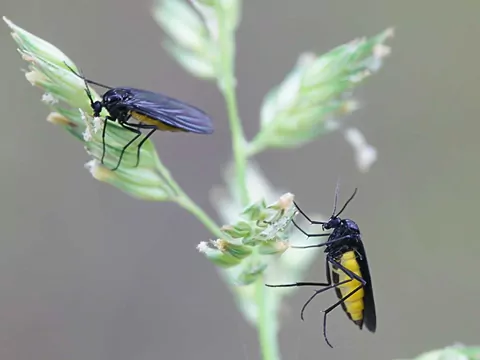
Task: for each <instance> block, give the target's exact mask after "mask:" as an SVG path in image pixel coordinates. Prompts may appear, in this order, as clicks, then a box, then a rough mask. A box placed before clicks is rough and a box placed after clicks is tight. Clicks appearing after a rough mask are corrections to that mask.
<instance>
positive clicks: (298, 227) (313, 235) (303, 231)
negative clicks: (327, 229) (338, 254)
mask: <svg viewBox="0 0 480 360" xmlns="http://www.w3.org/2000/svg"><path fill="white" fill-rule="evenodd" d="M292 222H293V225H295V227H296V228H297V229H298V230H300V231H301V232H302V233H303V234H304V235H306V236H307V237H319V236H330V234H309V233H307V232H306V231H305V230H303V229H302V228H301V227H300V226H298V224H297V223H296V222H295V220H292Z"/></svg>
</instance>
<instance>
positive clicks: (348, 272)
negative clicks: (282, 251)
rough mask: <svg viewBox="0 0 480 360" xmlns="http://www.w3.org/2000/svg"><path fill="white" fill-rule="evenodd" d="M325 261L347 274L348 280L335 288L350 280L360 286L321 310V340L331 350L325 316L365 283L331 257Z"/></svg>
mask: <svg viewBox="0 0 480 360" xmlns="http://www.w3.org/2000/svg"><path fill="white" fill-rule="evenodd" d="M327 261H328V262H331V263H332V264H333V265H335V266H336V267H337V268H338V269H339V270H342V271H343V272H344V273H345V274H347V275H348V276H349V277H350V279H347V280H345V281H341V282H339V283H338V284H336V287H338V286H339V285H342V284H344V283H346V282H349V281H352V280H354V279H355V280H357V281H359V282H360V283H361V284H360V285H359V286H358V287H357V288H355V290H353V291H352V292H350V293H348V294H347V295H345V296H344V297H343V298H341V299H340V300H339V301H337V302H336V303H335V304H333V305H332V306H330V307H329V308H328V309H326V310H323V313H324V315H323V338H324V339H325V342H326V343H327V345H328V346H330V347H331V348H333V346H332V344H330V342H329V341H328V338H327V315H328V314H329V313H330V312H331V311H332V310H334V309H335V308H336V307H338V306H339V305H340V304H342V303H343V302H345V300H347V299H348V298H349V297H350V296H352V295H353V294H355V293H356V292H357V291H358V290H360V289H361V288H363V287H364V286H365V285H366V284H367V282H366V281H365V280H364V279H363V278H361V277H360V276H358V275H357V274H355V273H353V272H352V271H350V270H348V269H347V268H346V267H345V266H343V265H342V264H340V263H339V262H338V261H335V260H334V259H333V258H331V257H327Z"/></svg>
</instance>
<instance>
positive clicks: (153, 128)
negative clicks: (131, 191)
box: [135, 126, 157, 167]
mask: <svg viewBox="0 0 480 360" xmlns="http://www.w3.org/2000/svg"><path fill="white" fill-rule="evenodd" d="M145 129H147V128H146V127H145ZM151 129H152V130H150V132H149V133H148V134H147V135H145V137H144V138H143V139H142V141H140V143H139V144H138V147H137V164H136V165H135V167H137V166H138V165H139V164H140V149H141V148H142V145H143V144H144V143H145V141H147V139H148V138H149V137H150V136H151V135H152V134H153V133H154V132H155V131H156V130H157V127H156V126H152V127H151Z"/></svg>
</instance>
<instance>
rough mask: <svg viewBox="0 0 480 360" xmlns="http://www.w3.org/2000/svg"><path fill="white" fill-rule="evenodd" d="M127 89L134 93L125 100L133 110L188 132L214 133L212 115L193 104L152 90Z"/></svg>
mask: <svg viewBox="0 0 480 360" xmlns="http://www.w3.org/2000/svg"><path fill="white" fill-rule="evenodd" d="M125 90H128V91H129V92H130V93H131V94H132V97H131V98H130V99H129V100H126V101H125V102H124V104H125V105H126V106H127V107H128V108H129V109H131V110H134V111H137V112H138V113H140V114H143V115H146V116H148V117H150V118H153V119H156V120H158V121H161V122H163V123H165V124H167V125H170V126H173V127H177V128H180V129H183V130H186V131H188V132H192V133H197V134H211V133H213V125H212V120H211V119H210V117H209V116H208V115H207V114H206V113H205V112H203V111H202V110H200V109H198V108H196V107H194V106H192V105H189V104H186V103H184V102H182V101H180V100H176V99H173V98H170V97H168V96H165V95H162V94H157V93H154V92H151V91H146V90H140V89H132V88H129V89H125Z"/></svg>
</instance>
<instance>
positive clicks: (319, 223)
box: [293, 201, 325, 225]
mask: <svg viewBox="0 0 480 360" xmlns="http://www.w3.org/2000/svg"><path fill="white" fill-rule="evenodd" d="M293 203H294V204H295V207H296V208H297V210H298V212H299V213H300V214H302V215H303V217H304V218H305V219H307V221H308V222H309V223H310V224H314V225H323V224H325V222H323V221H313V220H312V219H310V218H309V217H308V215H307V214H305V213H304V212H303V210H302V209H300V207H299V206H298V204H297V203H296V202H295V201H294V202H293Z"/></svg>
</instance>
